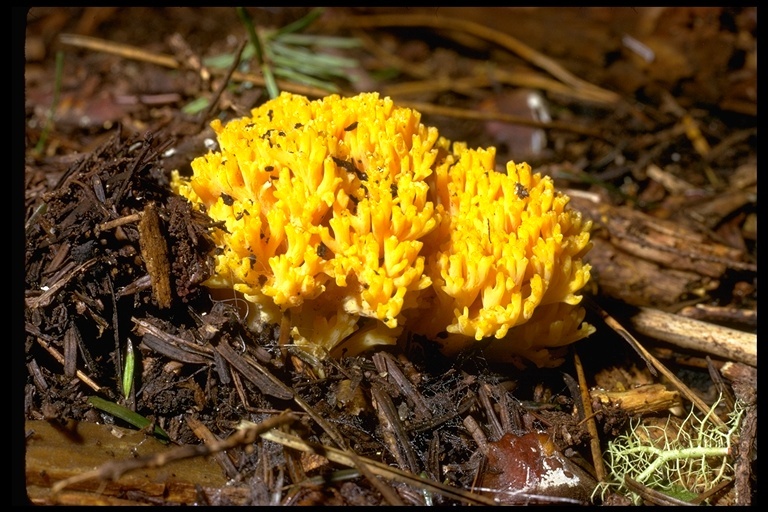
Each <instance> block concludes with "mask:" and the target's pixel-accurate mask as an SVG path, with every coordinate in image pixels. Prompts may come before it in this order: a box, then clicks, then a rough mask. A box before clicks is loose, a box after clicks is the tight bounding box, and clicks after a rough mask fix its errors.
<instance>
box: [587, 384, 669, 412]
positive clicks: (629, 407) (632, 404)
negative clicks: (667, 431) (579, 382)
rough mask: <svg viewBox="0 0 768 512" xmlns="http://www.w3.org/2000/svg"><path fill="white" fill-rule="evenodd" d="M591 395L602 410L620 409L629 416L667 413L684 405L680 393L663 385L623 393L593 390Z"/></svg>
mask: <svg viewBox="0 0 768 512" xmlns="http://www.w3.org/2000/svg"><path fill="white" fill-rule="evenodd" d="M589 394H590V396H591V397H592V400H593V403H597V404H600V408H601V409H603V410H616V409H619V410H621V411H623V412H625V413H626V414H627V415H629V416H633V415H636V414H650V413H655V412H661V411H667V410H669V409H671V408H673V407H677V406H680V405H681V404H682V400H681V399H680V393H678V392H677V391H671V390H669V389H667V388H666V386H664V385H663V384H648V385H645V386H639V387H636V388H632V389H626V390H623V391H607V390H604V389H599V388H593V389H591V390H590V391H589ZM596 412H600V410H597V411H596Z"/></svg>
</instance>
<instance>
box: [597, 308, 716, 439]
mask: <svg viewBox="0 0 768 512" xmlns="http://www.w3.org/2000/svg"><path fill="white" fill-rule="evenodd" d="M587 304H588V305H589V306H590V307H591V308H592V309H594V310H595V311H596V312H597V313H598V314H599V315H600V316H601V317H602V318H603V321H605V323H606V324H607V325H608V326H609V327H610V328H611V329H613V330H614V331H616V332H617V333H618V334H619V335H620V336H621V337H622V338H624V340H625V341H626V342H627V343H629V345H630V346H631V347H632V348H633V349H634V350H635V351H636V352H637V353H638V354H639V355H640V356H641V357H642V358H643V359H644V360H645V362H646V364H648V365H649V367H650V369H651V372H652V373H654V374H655V373H656V370H658V372H659V373H661V374H662V375H664V377H666V378H667V379H669V381H670V382H671V383H672V384H673V385H674V386H675V387H676V388H677V389H678V390H679V391H680V393H681V394H682V395H683V396H685V397H686V398H687V399H688V400H690V401H691V403H693V405H694V406H696V408H697V409H699V410H700V411H702V412H703V413H704V414H707V415H709V413H710V408H709V406H708V405H707V404H706V403H704V401H703V400H702V399H701V398H699V396H698V395H697V394H696V393H694V392H693V391H691V389H690V388H689V387H688V386H686V385H685V383H683V382H682V381H681V380H680V379H678V378H677V376H676V375H675V374H674V373H672V372H671V371H670V370H669V369H668V368H667V367H666V366H664V365H663V364H662V363H661V361H659V360H658V359H656V358H655V357H654V356H653V355H652V354H651V353H650V352H648V350H647V349H646V348H645V347H644V346H643V345H642V344H641V343H640V342H639V341H637V339H635V337H634V336H632V335H631V334H630V333H629V332H628V331H627V330H626V329H625V328H624V327H623V326H622V325H621V324H620V323H619V322H618V321H617V320H616V319H615V318H613V317H612V316H611V315H609V314H608V313H607V312H606V311H605V310H604V309H603V308H601V307H600V306H599V305H597V304H596V303H595V302H594V301H587ZM711 417H712V421H713V422H714V423H716V424H717V426H718V427H720V428H723V429H726V430H727V428H728V427H727V426H726V424H725V422H724V421H723V420H721V419H720V417H719V416H718V415H717V414H712V415H711Z"/></svg>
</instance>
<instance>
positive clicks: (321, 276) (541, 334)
mask: <svg viewBox="0 0 768 512" xmlns="http://www.w3.org/2000/svg"><path fill="white" fill-rule="evenodd" d="M212 127H213V129H214V131H215V132H216V134H217V137H218V141H219V150H218V151H212V152H209V153H208V154H207V155H205V156H202V157H199V158H197V159H195V160H194V161H193V162H192V170H193V175H192V177H191V178H189V179H187V178H182V177H180V176H179V175H178V173H174V176H173V180H172V183H173V187H174V190H175V191H176V192H177V193H179V194H180V195H182V196H184V197H186V198H187V199H188V200H190V201H191V202H192V203H193V204H195V205H197V206H198V207H200V208H201V209H204V210H205V211H206V212H207V213H208V215H209V216H210V217H211V218H213V219H214V220H217V221H222V222H223V223H224V226H225V229H220V230H216V232H215V233H214V237H215V241H216V243H217V246H218V247H219V249H220V250H219V252H218V253H217V254H216V256H215V258H216V269H215V270H216V271H215V275H214V276H212V277H211V278H210V279H209V280H208V281H207V282H206V285H207V286H209V287H211V288H224V289H234V290H236V291H238V292H240V293H242V294H243V296H244V298H245V299H246V300H247V301H248V302H249V303H250V304H252V305H253V307H252V308H250V314H249V318H248V321H249V322H250V324H251V325H252V327H254V328H258V327H259V326H260V325H263V324H264V323H265V322H278V321H279V319H280V317H281V315H282V314H283V312H285V311H290V314H291V321H292V324H293V330H292V338H293V342H294V343H296V344H297V345H299V346H301V347H302V348H303V349H305V350H307V351H308V352H310V353H312V355H314V356H315V357H320V358H323V357H327V356H329V355H330V356H332V357H338V356H342V355H355V354H358V353H360V352H362V351H364V350H367V349H369V348H371V347H373V346H376V345H381V344H394V343H395V342H396V341H397V339H398V337H400V336H401V334H402V333H403V332H404V331H408V332H413V333H418V334H422V335H424V336H427V337H428V338H430V339H433V340H435V341H437V342H438V343H440V344H441V346H442V349H443V352H445V353H446V354H449V355H450V354H455V353H457V352H459V351H460V350H463V349H465V348H470V347H473V346H475V345H478V344H480V345H483V346H486V349H487V350H488V351H490V352H492V353H493V354H494V357H501V358H507V359H509V358H511V357H514V356H518V355H519V356H523V357H526V358H528V359H530V360H532V361H534V362H535V363H536V364H539V365H551V364H557V362H558V361H557V360H556V359H553V358H550V357H549V355H548V352H547V349H549V348H551V347H557V346H561V345H563V344H567V343H571V342H573V341H576V340H578V339H581V338H583V337H584V336H587V335H588V334H590V333H591V332H592V327H591V326H589V325H587V324H584V323H583V322H582V321H583V317H584V312H583V310H582V308H581V307H580V306H579V305H578V304H579V301H580V299H581V297H580V295H578V292H579V290H580V289H581V288H582V287H583V286H584V284H585V283H586V282H587V281H588V279H589V265H587V264H585V263H583V262H582V257H583V256H584V254H585V253H586V252H587V251H588V250H589V247H590V242H589V229H590V224H589V222H586V221H582V218H581V215H580V214H579V213H578V212H576V211H574V210H570V209H568V208H566V205H567V203H568V198H567V197H566V196H565V195H563V194H561V193H559V192H557V191H555V190H554V186H553V183H552V180H551V179H550V178H548V177H545V176H541V175H539V174H532V173H531V169H530V167H529V166H528V165H527V164H517V165H516V164H514V163H512V162H510V163H509V164H507V172H506V173H500V172H497V171H495V150H494V149H493V148H488V149H468V148H467V147H466V145H465V144H461V143H454V144H451V143H450V141H448V140H446V139H445V138H442V137H439V134H438V132H437V129H436V128H432V127H426V126H424V125H423V124H422V123H421V116H420V114H419V113H418V112H416V111H414V110H412V109H408V108H400V107H397V106H395V105H394V103H393V102H392V100H391V99H389V98H381V97H379V95H378V94H377V93H364V94H360V95H358V96H355V97H352V98H341V97H339V96H336V95H332V96H328V97H326V98H323V99H320V100H316V101H310V100H309V99H307V98H305V97H302V96H298V95H293V94H289V93H283V94H281V95H280V96H279V97H278V98H276V99H274V100H271V101H268V102H267V103H265V104H263V105H262V106H260V107H258V108H256V109H254V110H253V111H252V115H251V117H246V118H242V119H236V120H233V121H230V122H229V123H228V124H227V125H226V126H224V125H222V123H221V122H219V121H214V122H213V123H212ZM489 340H490V341H489Z"/></svg>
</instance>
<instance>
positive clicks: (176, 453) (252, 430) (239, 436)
mask: <svg viewBox="0 0 768 512" xmlns="http://www.w3.org/2000/svg"><path fill="white" fill-rule="evenodd" d="M295 420H296V416H295V415H294V414H293V413H290V412H285V413H283V414H281V415H280V416H275V417H273V418H268V419H266V420H264V421H262V422H261V423H258V424H256V423H253V424H250V426H248V427H246V428H242V429H240V430H238V431H237V432H235V433H234V434H232V435H231V436H229V437H228V438H227V439H225V440H223V441H212V442H211V443H209V444H204V445H186V446H180V447H178V448H174V449H171V450H168V451H166V452H161V453H154V454H150V455H147V456H144V457H138V458H135V459H125V460H115V461H110V462H107V463H106V464H103V465H102V466H101V467H99V468H97V469H94V470H92V471H86V472H84V473H81V474H79V475H75V476H73V477H70V478H66V479H64V480H61V481H59V482H56V483H55V484H54V485H53V486H52V487H51V490H52V491H53V492H54V493H57V492H60V491H61V490H63V489H64V488H66V487H68V486H70V485H72V484H76V483H79V482H83V481H86V480H90V479H92V478H100V479H103V480H117V479H118V478H120V477H121V476H122V475H124V474H125V473H127V472H128V471H131V470H134V469H139V468H159V467H162V466H164V465H166V464H168V463H170V462H173V461H177V460H181V459H189V458H192V457H200V456H205V455H211V454H213V453H218V452H221V451H223V450H229V449H230V448H234V447H236V446H241V445H248V444H251V443H253V442H254V441H255V440H256V439H257V437H258V436H259V435H261V434H263V433H265V432H267V431H269V430H271V429H273V428H275V427H279V426H280V425H284V424H286V423H291V422H293V421H295Z"/></svg>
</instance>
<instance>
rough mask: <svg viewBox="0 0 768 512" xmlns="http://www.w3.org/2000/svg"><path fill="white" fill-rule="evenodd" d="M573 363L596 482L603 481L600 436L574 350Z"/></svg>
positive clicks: (603, 467)
mask: <svg viewBox="0 0 768 512" xmlns="http://www.w3.org/2000/svg"><path fill="white" fill-rule="evenodd" d="M573 363H574V365H575V366H576V375H577V377H578V379H579V391H581V403H582V405H583V406H584V416H585V417H586V422H587V431H588V432H589V448H590V451H591V452H592V465H593V466H594V467H595V475H596V476H597V481H598V482H605V478H606V474H607V473H606V471H605V462H604V461H603V451H602V449H601V448H600V436H599V434H598V433H597V423H596V422H595V415H594V414H593V411H592V397H591V396H590V394H589V386H588V385H587V378H586V377H585V375H584V367H583V366H582V364H581V358H579V355H578V354H577V353H576V352H575V351H574V353H573Z"/></svg>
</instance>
